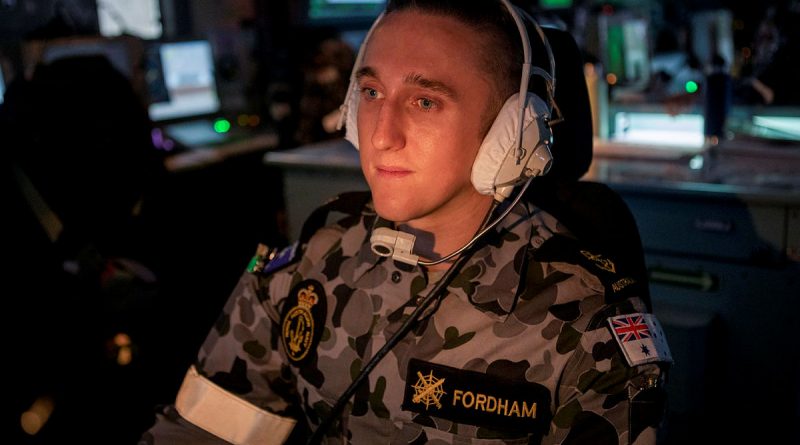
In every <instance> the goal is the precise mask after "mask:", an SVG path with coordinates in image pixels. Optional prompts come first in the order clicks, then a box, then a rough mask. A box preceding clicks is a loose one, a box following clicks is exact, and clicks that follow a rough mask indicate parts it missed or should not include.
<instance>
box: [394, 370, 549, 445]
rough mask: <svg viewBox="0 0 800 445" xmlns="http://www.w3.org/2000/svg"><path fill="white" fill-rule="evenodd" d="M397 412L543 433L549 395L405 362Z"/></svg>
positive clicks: (519, 384) (532, 387) (533, 386)
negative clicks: (403, 392)
mask: <svg viewBox="0 0 800 445" xmlns="http://www.w3.org/2000/svg"><path fill="white" fill-rule="evenodd" d="M403 409H405V410H408V411H412V412H416V413H421V414H427V415H430V416H435V417H441V418H443V419H448V420H452V421H454V422H458V423H464V424H469V425H476V426H482V427H486V428H489V429H492V430H512V431H521V432H527V433H538V434H543V433H544V432H546V431H547V429H548V428H549V426H550V419H551V417H552V416H551V413H550V391H548V389H547V388H546V387H544V386H542V385H540V384H538V383H532V382H528V381H525V380H511V379H506V378H502V377H499V376H495V375H489V374H484V373H481V372H476V371H466V370H462V369H457V368H452V367H450V366H444V365H439V364H435V363H430V362H425V361H422V360H418V359H411V361H410V362H409V364H408V374H407V376H406V388H405V395H404V397H403Z"/></svg>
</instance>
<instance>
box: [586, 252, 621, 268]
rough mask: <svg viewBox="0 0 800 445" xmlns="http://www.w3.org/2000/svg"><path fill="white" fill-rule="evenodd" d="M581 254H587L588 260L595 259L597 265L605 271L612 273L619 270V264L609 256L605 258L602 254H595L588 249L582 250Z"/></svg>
mask: <svg viewBox="0 0 800 445" xmlns="http://www.w3.org/2000/svg"><path fill="white" fill-rule="evenodd" d="M581 255H583V256H585V257H586V258H587V259H588V260H590V261H593V262H594V264H595V265H596V266H597V267H599V268H601V269H603V270H605V271H608V272H611V273H615V272H616V271H617V266H615V265H614V262H613V261H611V260H609V259H608V258H603V257H602V256H601V255H597V254H594V253H592V252H589V251H588V250H581Z"/></svg>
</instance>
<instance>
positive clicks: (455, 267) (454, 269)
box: [306, 202, 497, 445]
mask: <svg viewBox="0 0 800 445" xmlns="http://www.w3.org/2000/svg"><path fill="white" fill-rule="evenodd" d="M496 206H497V203H496V202H495V203H494V204H493V207H492V209H491V210H490V211H489V212H488V214H487V218H486V219H485V220H484V222H483V224H482V226H481V230H482V229H483V226H485V225H486V223H487V222H488V220H489V218H488V215H491V214H492V213H494V209H495V208H496ZM480 244H481V243H477V242H475V243H474V244H473V245H472V246H471V247H470V248H469V249H467V250H466V251H465V252H463V253H462V254H461V256H459V257H458V258H457V259H456V261H455V262H453V264H451V265H450V267H448V268H447V271H445V273H444V275H442V278H441V279H439V281H437V282H436V286H434V287H433V289H431V291H430V292H429V293H428V295H427V296H426V297H425V299H423V300H422V302H421V303H420V304H419V306H417V308H416V309H414V312H412V313H411V315H410V316H409V317H408V318H407V319H406V321H405V322H403V324H402V326H400V329H398V331H397V332H395V334H394V335H392V336H391V337H390V338H389V340H387V341H386V344H384V345H383V347H382V348H381V349H379V350H378V352H377V353H375V355H374V356H372V358H371V359H370V360H369V361H368V362H367V364H366V365H365V366H364V367H363V368H362V369H361V372H360V373H359V374H358V375H357V376H356V378H355V379H353V382H352V383H350V386H348V387H347V389H345V390H344V392H343V393H342V395H341V396H339V399H338V400H336V404H335V405H334V406H333V408H332V409H331V411H330V413H328V416H327V417H326V418H325V419H324V420H323V421H322V423H320V425H319V427H318V428H317V429H316V430H315V431H314V434H313V435H312V436H311V438H310V439H309V440H308V442H306V444H307V445H317V444H319V443H321V442H322V438H323V436H324V435H325V432H327V431H328V429H330V427H331V425H332V424H333V422H334V421H335V420H336V419H337V418H339V416H340V415H341V413H342V411H343V410H344V407H345V406H346V405H347V402H349V401H350V398H351V397H353V394H355V392H356V390H357V389H358V387H359V386H361V384H362V383H363V382H364V380H366V379H367V377H369V374H370V373H371V372H372V370H373V369H374V368H375V367H376V366H377V365H378V363H380V361H381V360H382V359H383V357H385V356H386V354H388V353H389V351H391V350H392V348H394V347H395V346H396V345H397V344H398V343H400V341H401V340H402V339H403V338H404V337H405V336H406V335H407V334H408V333H409V332H410V331H411V330H412V329H414V327H415V326H416V325H417V323H418V322H419V320H420V317H421V316H422V314H423V313H424V312H425V310H426V309H427V308H428V307H429V306H430V305H431V303H433V302H434V301H437V300H439V299H441V298H442V296H443V293H442V291H445V290H446V289H447V285H448V284H450V281H451V280H452V279H453V277H454V276H455V274H456V273H458V271H459V270H460V269H461V267H463V266H464V263H466V262H467V260H468V259H469V258H470V257H471V256H472V253H473V252H474V251H475V250H476V249H477V246H479V245H480Z"/></svg>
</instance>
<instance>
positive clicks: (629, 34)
mask: <svg viewBox="0 0 800 445" xmlns="http://www.w3.org/2000/svg"><path fill="white" fill-rule="evenodd" d="M648 30H649V23H648V21H647V19H645V18H642V17H637V16H634V15H632V14H626V13H620V14H610V15H601V16H600V17H599V18H598V32H599V34H600V35H599V37H600V39H599V40H600V46H601V47H600V53H601V54H600V56H601V59H602V62H603V66H604V67H605V73H606V80H607V81H608V83H609V84H610V85H612V86H617V87H625V88H626V89H637V90H641V89H644V88H646V87H647V84H648V83H649V82H650V72H651V69H650V68H651V67H650V62H651V55H650V44H649V42H650V39H649V38H648Z"/></svg>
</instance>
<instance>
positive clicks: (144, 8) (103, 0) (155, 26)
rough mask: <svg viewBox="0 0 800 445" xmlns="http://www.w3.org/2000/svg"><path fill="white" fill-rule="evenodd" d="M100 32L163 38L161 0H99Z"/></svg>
mask: <svg viewBox="0 0 800 445" xmlns="http://www.w3.org/2000/svg"><path fill="white" fill-rule="evenodd" d="M97 20H98V23H99V25H100V34H102V35H104V36H106V37H113V36H118V35H121V34H129V35H132V36H136V37H139V38H142V39H159V38H161V33H162V27H161V6H160V4H159V0H97Z"/></svg>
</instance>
